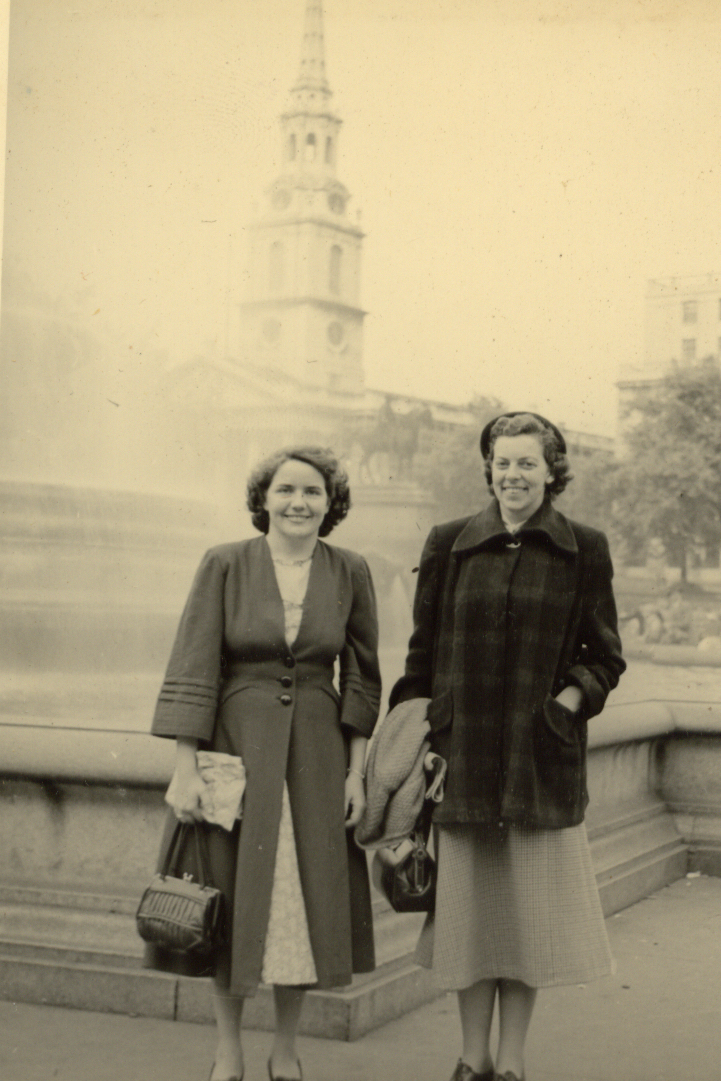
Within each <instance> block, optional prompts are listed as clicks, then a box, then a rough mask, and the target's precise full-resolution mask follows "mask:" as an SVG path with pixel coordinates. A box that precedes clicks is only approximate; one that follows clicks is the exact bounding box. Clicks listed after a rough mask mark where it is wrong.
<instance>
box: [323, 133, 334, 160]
mask: <svg viewBox="0 0 721 1081" xmlns="http://www.w3.org/2000/svg"><path fill="white" fill-rule="evenodd" d="M325 163H326V165H331V164H332V163H333V140H332V139H331V137H330V135H328V136H327V137H326V140H325Z"/></svg>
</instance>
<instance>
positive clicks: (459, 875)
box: [416, 824, 613, 990]
mask: <svg viewBox="0 0 721 1081" xmlns="http://www.w3.org/2000/svg"><path fill="white" fill-rule="evenodd" d="M437 839H438V890H437V898H436V912H435V916H434V917H429V918H428V920H427V921H426V924H425V926H424V928H423V931H422V932H421V937H420V940H419V942H418V947H417V950H416V961H417V962H418V964H420V965H423V966H424V967H426V968H432V969H433V973H434V976H435V977H436V979H437V981H438V983H439V984H440V986H441V987H443V988H445V989H447V990H460V989H462V988H464V987H470V986H471V985H472V984H474V983H476V982H477V981H478V980H483V979H499V978H505V979H514V980H521V981H522V982H523V983H525V984H527V985H528V986H529V987H550V986H553V985H554V984H574V983H587V982H588V981H590V980H594V979H598V978H599V977H601V976H607V975H610V974H611V973H612V972H613V961H612V958H611V951H610V947H609V943H608V936H607V935H606V927H605V924H604V919H603V912H602V910H601V903H600V900H599V896H598V888H597V886H596V879H595V875H594V872H593V867H592V864H591V853H590V850H589V846H588V838H587V835H586V827H585V826H584V825H583V824H581V825H579V826H573V827H571V828H569V829H561V830H540V829H525V828H523V827H519V826H507V827H505V828H503V829H494V828H493V827H491V826H478V825H465V824H464V825H453V826H443V827H440V828H439V829H438V831H437Z"/></svg>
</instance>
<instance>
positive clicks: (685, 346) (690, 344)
mask: <svg viewBox="0 0 721 1081" xmlns="http://www.w3.org/2000/svg"><path fill="white" fill-rule="evenodd" d="M681 356H682V357H683V360H684V362H685V363H686V364H690V363H691V362H692V361H694V360H695V359H696V339H695V338H684V339H683V341H682V342H681Z"/></svg>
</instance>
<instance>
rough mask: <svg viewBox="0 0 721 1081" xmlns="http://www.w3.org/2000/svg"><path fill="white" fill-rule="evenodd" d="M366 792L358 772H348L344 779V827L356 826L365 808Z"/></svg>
mask: <svg viewBox="0 0 721 1081" xmlns="http://www.w3.org/2000/svg"><path fill="white" fill-rule="evenodd" d="M365 805H366V793H365V785H364V783H363V778H362V777H361V776H360V774H358V773H355V772H352V773H349V774H348V776H347V777H346V779H345V825H346V829H351V828H352V827H353V826H357V825H358V823H359V822H360V820H361V815H362V814H363V811H364V810H365Z"/></svg>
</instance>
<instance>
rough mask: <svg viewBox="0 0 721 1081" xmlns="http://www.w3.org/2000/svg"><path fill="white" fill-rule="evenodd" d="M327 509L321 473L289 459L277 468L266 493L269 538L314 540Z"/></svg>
mask: <svg viewBox="0 0 721 1081" xmlns="http://www.w3.org/2000/svg"><path fill="white" fill-rule="evenodd" d="M329 506H330V500H329V499H328V493H327V492H326V490H325V480H324V479H323V474H322V473H319V472H318V470H317V469H314V468H313V466H312V465H308V463H307V462H299V461H297V459H295V458H290V459H289V460H288V461H287V462H283V464H282V465H281V466H279V467H278V469H277V470H276V472H275V475H274V477H273V479H272V480H271V482H270V484H269V486H268V491H267V492H266V496H265V509H266V510H267V511H268V519H269V525H268V536H269V538H272V537H273V535H274V534H275V535H276V536H277V537H282V538H283V539H284V540H285V541H286V542H287V541H291V542H293V541H308V540H310V539H313V540H315V539H316V538H317V536H318V530H319V529H320V527H321V526H322V524H323V519H324V518H325V516H326V514H327V513H328V508H329Z"/></svg>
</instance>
